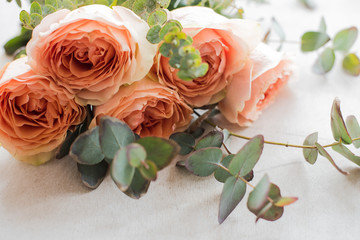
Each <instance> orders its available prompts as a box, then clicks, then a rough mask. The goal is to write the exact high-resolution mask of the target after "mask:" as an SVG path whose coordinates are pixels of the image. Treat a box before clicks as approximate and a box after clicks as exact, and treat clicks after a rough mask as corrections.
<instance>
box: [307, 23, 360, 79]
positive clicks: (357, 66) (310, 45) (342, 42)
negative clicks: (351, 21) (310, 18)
mask: <svg viewBox="0 0 360 240" xmlns="http://www.w3.org/2000/svg"><path fill="white" fill-rule="evenodd" d="M357 36H358V29H357V28H356V27H349V28H346V29H342V30H340V31H339V32H338V33H336V35H335V37H334V38H333V39H331V38H330V37H329V35H328V34H327V33H326V23H325V20H324V18H322V19H321V22H320V26H319V30H318V31H312V32H306V33H304V34H303V35H302V37H301V51H303V52H312V51H317V50H319V49H321V48H322V51H321V53H320V54H319V56H318V58H317V59H316V61H315V63H314V65H313V68H312V69H313V72H315V73H317V74H326V73H328V72H329V71H330V70H331V69H332V68H333V67H334V63H335V58H336V55H335V53H336V52H341V53H343V54H345V57H344V58H343V63H342V67H343V69H344V71H345V72H346V73H348V74H350V75H353V76H359V75H360V61H359V58H358V56H357V55H356V54H355V53H349V51H350V49H351V47H352V46H353V45H354V43H355V41H356V39H357ZM329 42H331V43H332V46H327V47H326V44H327V43H329Z"/></svg>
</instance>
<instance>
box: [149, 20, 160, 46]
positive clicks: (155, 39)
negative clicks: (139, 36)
mask: <svg viewBox="0 0 360 240" xmlns="http://www.w3.org/2000/svg"><path fill="white" fill-rule="evenodd" d="M160 30H161V26H160V25H155V26H153V27H152V28H150V29H149V31H148V33H147V34H146V39H147V40H148V41H149V42H150V43H152V44H157V43H159V42H160V41H161V39H160Z"/></svg>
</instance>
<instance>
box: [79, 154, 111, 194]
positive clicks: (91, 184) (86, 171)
mask: <svg viewBox="0 0 360 240" xmlns="http://www.w3.org/2000/svg"><path fill="white" fill-rule="evenodd" d="M108 166H109V164H108V163H107V162H106V161H101V162H100V163H98V164H95V165H83V164H80V163H77V168H78V171H79V172H80V177H81V181H82V182H83V183H84V184H85V186H87V187H88V188H92V189H95V188H97V187H98V186H99V185H100V183H101V182H102V181H103V180H104V178H105V176H106V172H107V169H108Z"/></svg>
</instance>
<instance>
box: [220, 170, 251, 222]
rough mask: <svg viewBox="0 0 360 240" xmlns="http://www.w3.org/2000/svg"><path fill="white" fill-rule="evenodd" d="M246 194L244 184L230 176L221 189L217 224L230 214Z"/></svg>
mask: <svg viewBox="0 0 360 240" xmlns="http://www.w3.org/2000/svg"><path fill="white" fill-rule="evenodd" d="M245 193H246V183H245V182H243V181H241V180H240V179H238V178H236V177H234V176H231V177H229V178H228V179H227V180H226V182H225V184H224V187H223V190H222V193H221V197H220V206H219V216H218V221H219V223H220V224H221V223H223V222H224V221H225V219H226V218H227V217H228V216H229V215H230V213H231V212H232V211H233V210H234V209H235V208H236V206H237V205H238V204H239V203H240V201H241V200H242V199H243V197H244V195H245Z"/></svg>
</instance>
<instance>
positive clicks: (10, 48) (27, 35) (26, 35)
mask: <svg viewBox="0 0 360 240" xmlns="http://www.w3.org/2000/svg"><path fill="white" fill-rule="evenodd" d="M23 29H25V28H23ZM31 33H32V31H30V30H28V29H25V30H24V32H22V33H21V34H20V35H19V36H16V37H14V38H12V39H10V40H9V41H8V42H7V43H6V44H5V45H4V49H5V52H6V54H14V53H15V52H16V51H17V50H18V49H19V48H21V47H23V46H26V44H27V43H28V42H29V40H30V39H31Z"/></svg>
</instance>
